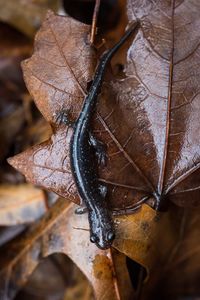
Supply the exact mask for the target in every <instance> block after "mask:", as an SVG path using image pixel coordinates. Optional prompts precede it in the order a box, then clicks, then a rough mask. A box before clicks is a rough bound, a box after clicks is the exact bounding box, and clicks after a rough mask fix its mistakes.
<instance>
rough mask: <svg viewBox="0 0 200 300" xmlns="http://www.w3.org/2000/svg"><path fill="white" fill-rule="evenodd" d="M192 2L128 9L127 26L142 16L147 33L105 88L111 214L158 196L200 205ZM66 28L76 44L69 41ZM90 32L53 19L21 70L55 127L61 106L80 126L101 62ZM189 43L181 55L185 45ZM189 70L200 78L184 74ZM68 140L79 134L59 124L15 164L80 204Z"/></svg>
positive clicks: (100, 123) (101, 124) (101, 116)
mask: <svg viewBox="0 0 200 300" xmlns="http://www.w3.org/2000/svg"><path fill="white" fill-rule="evenodd" d="M190 2H191V3H190ZM190 2H189V3H190V5H189V4H184V3H182V4H180V5H177V6H176V7H175V4H174V2H173V1H171V2H166V1H162V2H161V3H160V4H159V5H158V7H157V6H156V7H155V3H152V4H151V5H148V4H147V3H145V4H144V5H143V6H140V4H139V2H138V1H132V2H131V1H130V2H129V5H128V17H129V20H130V21H134V20H135V19H136V18H137V19H139V20H140V24H141V27H140V29H139V31H138V33H137V34H136V37H135V40H134V41H132V44H131V46H130V48H129V51H128V55H127V63H126V68H125V70H124V72H125V74H124V78H123V79H116V76H115V78H114V77H113V78H112V77H110V79H109V80H107V81H106V83H105V84H104V88H103V91H102V95H101V101H100V102H99V106H98V113H97V116H96V118H94V119H95V122H94V131H95V133H96V135H97V136H99V137H100V139H101V140H102V141H104V142H105V143H106V144H107V146H108V157H109V161H108V164H107V166H106V168H105V169H103V170H102V169H101V170H99V171H100V180H101V181H103V182H105V183H107V185H108V187H109V201H110V204H111V206H112V207H113V209H116V210H121V211H122V209H125V208H126V209H130V208H134V207H135V206H137V203H138V202H140V201H141V202H143V201H142V199H146V198H145V197H149V196H150V195H154V202H156V203H157V205H161V204H163V202H165V200H166V199H170V200H171V201H174V202H175V203H177V204H179V205H197V204H198V202H199V201H198V199H199V191H200V190H199V186H198V183H199V176H198V174H199V142H198V140H199V138H198V132H200V131H199V122H198V112H199V93H198V78H199V77H198V72H197V69H198V68H197V64H196V59H197V57H198V47H197V46H198V41H199V34H198V32H199V31H198V28H199V23H198V13H196V12H195V11H196V10H194V8H197V7H198V4H197V3H194V2H193V1H190ZM131 3H132V5H131ZM155 8H156V9H155ZM183 13H184V15H185V16H186V17H185V19H184V20H185V21H183V20H182V19H181V15H182V14H183ZM186 20H189V21H190V22H191V25H190V27H191V28H193V27H194V29H193V31H194V35H193V37H191V35H190V34H187V33H186V30H184V28H186V23H187V22H186ZM150 23H151V24H152V28H151V27H150V25H148V24H150ZM180 24H181V28H182V29H180V26H179V25H180ZM192 26H193V27H192ZM62 30H65V32H66V33H67V32H69V34H71V37H72V38H71V39H65V38H64V39H63V36H62V34H61V31H62ZM88 31H89V29H88V27H87V26H86V25H82V24H80V23H78V22H76V21H72V20H71V19H70V18H65V17H58V16H54V15H53V14H52V13H49V14H48V16H47V19H46V21H45V22H44V24H43V27H42V29H41V30H40V31H39V33H38V34H37V37H36V42H35V43H36V45H35V51H34V54H33V56H32V57H31V58H30V59H29V60H27V61H25V62H24V64H23V69H24V74H25V79H26V83H27V86H28V88H29V90H30V92H31V94H32V96H33V97H34V99H35V102H36V104H37V105H38V107H39V109H40V110H41V112H42V113H43V115H44V117H45V118H46V119H47V120H48V121H49V122H51V123H52V124H53V126H54V127H55V121H56V115H57V113H58V112H59V111H60V110H62V109H65V110H69V111H70V114H71V118H72V120H74V119H76V117H77V116H78V113H79V112H80V109H81V104H82V102H83V98H84V95H85V93H86V86H87V82H89V81H90V80H91V79H92V76H93V72H94V63H95V59H94V51H93V49H92V48H91V47H89V45H88V44H87V34H88ZM66 36H67V34H66ZM158 38H159V43H158ZM187 39H189V40H190V39H192V40H191V43H189V42H188V40H187ZM186 40H187V47H185V48H184V51H183V48H182V47H181V46H180V45H181V43H184V41H185V43H186ZM129 43H130V42H129ZM127 46H128V45H126V46H124V48H123V49H122V52H123V51H125V47H127ZM72 49H73V50H72ZM47 51H48V58H47V57H46V56H44V55H46V52H47ZM119 52H120V51H119ZM121 55H122V54H121ZM77 57H79V64H77V63H76V62H77ZM189 66H190V68H192V70H193V71H192V72H193V73H194V76H195V80H193V81H191V78H192V77H190V76H185V74H186V73H187V69H188V68H189ZM125 75H126V76H125ZM44 99H45V100H44ZM118 120H121V124H123V126H119V124H118ZM70 136H71V130H70V129H69V128H68V129H65V127H64V126H61V127H59V128H57V129H56V130H55V135H53V136H52V139H51V141H49V142H47V143H45V144H43V145H39V146H36V147H35V148H32V149H31V150H28V152H25V153H23V154H20V155H19V156H18V157H15V158H13V159H11V160H10V163H11V164H12V165H13V166H15V167H17V168H18V169H19V170H20V171H21V172H23V173H24V174H25V175H26V177H27V179H28V180H30V181H32V182H34V183H37V184H39V185H42V186H44V187H46V188H48V189H51V190H53V191H54V192H57V193H58V194H60V195H62V196H63V197H66V198H69V199H72V200H73V198H74V201H75V202H77V196H76V192H75V188H74V186H73V179H72V177H71V174H70V166H69V157H68V156H69V154H68V152H69V141H70ZM55 155H56V156H57V159H56V158H55ZM27 161H29V162H31V169H29V170H27V168H26V165H27V164H26V162H27ZM115 170H118V171H117V172H115ZM63 178H64V179H63Z"/></svg>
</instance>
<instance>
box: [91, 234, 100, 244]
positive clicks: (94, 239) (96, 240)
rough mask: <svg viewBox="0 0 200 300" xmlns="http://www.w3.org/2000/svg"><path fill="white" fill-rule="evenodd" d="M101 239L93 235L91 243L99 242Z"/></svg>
mask: <svg viewBox="0 0 200 300" xmlns="http://www.w3.org/2000/svg"><path fill="white" fill-rule="evenodd" d="M98 241H99V238H98V237H97V236H96V235H94V234H93V235H91V237H90V242H91V243H97V242H98Z"/></svg>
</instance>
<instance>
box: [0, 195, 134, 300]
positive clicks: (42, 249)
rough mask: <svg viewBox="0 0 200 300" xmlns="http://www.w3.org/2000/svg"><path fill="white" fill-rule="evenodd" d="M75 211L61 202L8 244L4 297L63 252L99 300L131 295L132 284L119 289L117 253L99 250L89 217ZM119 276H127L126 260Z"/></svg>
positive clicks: (1, 278)
mask: <svg viewBox="0 0 200 300" xmlns="http://www.w3.org/2000/svg"><path fill="white" fill-rule="evenodd" d="M74 209H75V205H74V204H70V205H69V204H68V203H67V202H66V200H60V201H58V202H57V203H56V204H55V206H54V207H53V208H52V209H51V211H50V212H49V214H48V215H47V216H46V217H45V218H44V219H43V220H41V222H39V223H38V224H37V225H36V226H35V227H34V228H32V229H31V231H30V232H28V233H27V234H26V235H25V236H24V237H22V238H21V239H18V241H13V242H12V243H11V244H8V246H7V247H8V248H7V249H9V251H8V250H5V249H2V252H3V253H7V255H6V257H5V255H4V257H3V256H2V255H0V259H1V261H0V265H1V271H0V295H1V297H5V298H6V297H7V298H8V299H13V297H14V295H15V294H16V292H17V290H19V289H20V288H21V287H22V286H23V285H24V284H25V283H26V281H27V280H28V277H29V276H30V274H31V273H32V271H33V270H34V269H35V267H36V266H37V265H38V263H39V261H40V260H41V259H42V258H43V257H46V256H48V255H50V254H53V253H57V252H62V253H65V254H66V255H68V256H69V257H70V258H71V259H72V260H73V261H74V262H75V263H76V265H77V266H78V267H79V268H80V269H81V270H82V271H83V273H84V274H85V275H86V276H87V278H88V279H89V281H90V283H91V284H92V286H93V289H94V292H95V295H96V297H97V299H105V300H109V299H117V300H119V299H127V298H126V296H127V295H128V293H130V294H131V292H132V288H131V284H130V282H128V281H127V282H126V284H127V286H126V290H125V291H124V290H123V289H122V290H120V288H121V286H120V284H118V278H119V277H116V276H117V275H116V274H117V272H116V270H115V262H114V257H115V254H114V255H113V254H112V251H111V250H105V251H103V250H100V249H98V248H97V247H96V246H95V245H94V244H92V243H90V242H89V225H88V219H87V215H82V216H78V215H75V214H74ZM118 272H119V269H118ZM120 273H121V274H123V273H124V274H125V276H126V277H127V276H128V275H127V270H126V264H125V260H124V261H123V260H121V266H120ZM121 276H122V275H121ZM120 295H121V298H120Z"/></svg>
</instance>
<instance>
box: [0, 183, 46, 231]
mask: <svg viewBox="0 0 200 300" xmlns="http://www.w3.org/2000/svg"><path fill="white" fill-rule="evenodd" d="M47 209H48V208H47V205H46V196H45V194H44V192H43V191H42V190H41V189H39V188H35V187H33V186H32V185H30V184H20V185H17V186H15V185H0V226H11V225H19V224H26V223H31V222H34V221H36V220H37V219H39V218H40V217H41V216H42V215H44V213H45V212H46V211H47Z"/></svg>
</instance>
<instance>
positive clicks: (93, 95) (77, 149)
mask: <svg viewBox="0 0 200 300" xmlns="http://www.w3.org/2000/svg"><path fill="white" fill-rule="evenodd" d="M136 27H137V24H133V26H131V27H130V29H129V30H128V31H126V33H125V34H124V36H123V37H122V38H121V40H120V41H119V42H118V43H117V44H116V45H115V46H114V47H113V48H112V49H110V50H109V51H108V52H106V53H105V54H103V56H102V58H101V60H100V63H99V65H98V67H97V70H96V73H95V76H94V80H93V83H92V85H91V87H90V90H89V93H88V95H87V96H86V98H85V101H84V105H83V108H82V111H81V113H80V115H79V117H78V119H77V121H76V123H75V125H74V133H73V135H72V139H71V143H70V160H71V169H72V173H73V176H74V180H75V183H76V186H77V190H78V193H79V196H80V197H81V199H82V200H83V202H84V203H85V205H86V207H87V209H88V219H89V224H90V240H91V242H93V243H95V244H96V245H97V246H98V247H99V248H100V249H107V248H109V247H110V246H111V244H112V242H113V239H114V237H115V232H114V224H113V220H112V215H111V212H110V211H109V209H108V207H107V202H106V200H105V189H104V192H103V189H102V186H101V185H100V183H99V182H98V173H97V166H96V164H97V163H96V161H95V159H94V155H93V152H94V149H92V143H90V139H91V138H90V136H91V134H90V131H91V120H92V116H93V114H94V111H95V108H96V104H97V97H98V94H99V93H100V89H101V85H102V80H103V75H104V72H105V69H106V66H107V64H108V62H109V61H110V59H111V58H112V56H113V55H114V53H115V52H116V51H117V50H118V48H119V47H120V46H121V45H122V44H123V43H124V42H125V41H126V39H127V38H128V37H129V36H130V35H131V33H132V32H133V31H134V30H135V29H136ZM97 144H98V143H97ZM93 146H94V145H93Z"/></svg>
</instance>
